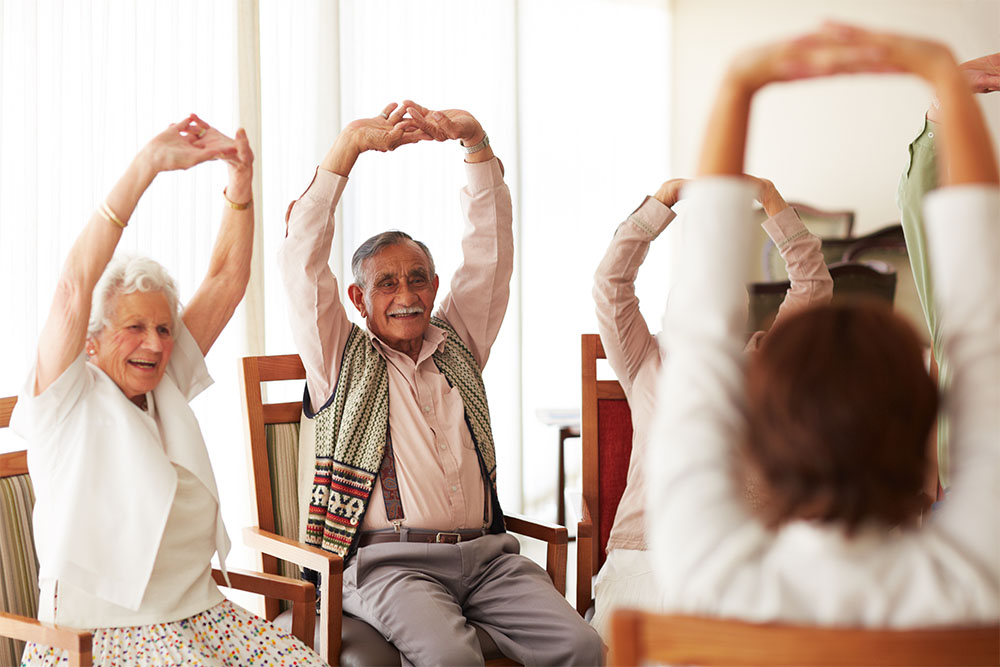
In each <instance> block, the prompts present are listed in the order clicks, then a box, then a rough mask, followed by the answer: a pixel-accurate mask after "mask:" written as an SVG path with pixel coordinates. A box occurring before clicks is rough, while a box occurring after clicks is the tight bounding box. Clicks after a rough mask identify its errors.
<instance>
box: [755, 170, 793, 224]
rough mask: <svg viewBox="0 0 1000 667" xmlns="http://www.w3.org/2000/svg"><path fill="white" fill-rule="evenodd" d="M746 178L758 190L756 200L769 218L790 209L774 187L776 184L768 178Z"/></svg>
mask: <svg viewBox="0 0 1000 667" xmlns="http://www.w3.org/2000/svg"><path fill="white" fill-rule="evenodd" d="M746 178H747V180H748V181H750V182H751V183H753V184H754V186H755V187H756V188H757V196H756V197H755V198H756V199H757V201H758V202H760V205H761V206H762V207H763V208H764V213H765V214H767V217H769V218H773V217H774V216H776V215H778V214H779V213H781V212H782V211H784V210H785V209H786V208H788V204H787V203H786V202H785V198H784V197H782V196H781V193H780V192H778V189H777V188H776V187H774V183H772V182H771V181H769V180H767V179H766V178H757V177H756V176H750V175H749V174H747V176H746Z"/></svg>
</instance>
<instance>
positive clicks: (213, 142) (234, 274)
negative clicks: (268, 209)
mask: <svg viewBox="0 0 1000 667" xmlns="http://www.w3.org/2000/svg"><path fill="white" fill-rule="evenodd" d="M194 120H195V122H196V123H197V124H198V127H199V130H198V132H199V133H202V141H203V142H204V143H205V145H206V146H207V147H210V148H213V149H215V150H216V151H217V152H219V153H222V154H223V155H224V158H223V159H225V161H226V163H227V164H228V165H229V185H227V186H226V189H225V190H224V191H223V197H224V198H225V205H224V206H223V209H222V225H221V226H220V228H219V237H218V238H217V239H216V241H215V247H214V248H213V249H212V257H211V259H210V260H209V265H208V273H207V274H206V276H205V279H204V280H202V282H201V285H199V286H198V289H197V291H196V292H195V293H194V296H192V297H191V301H190V302H188V305H187V307H186V308H185V309H184V315H183V318H184V326H186V327H187V329H188V331H190V332H191V336H192V337H193V338H194V339H195V341H197V343H198V347H199V348H201V353H202V354H203V355H204V354H208V350H209V349H210V348H211V347H212V344H213V343H215V340H216V339H217V338H218V337H219V334H220V333H222V329H223V328H225V326H226V324H227V323H228V322H229V319H230V318H231V317H232V316H233V312H234V311H235V310H236V306H238V305H239V303H240V301H241V300H242V299H243V294H244V293H245V292H246V287H247V282H248V281H249V280H250V259H251V255H252V254H253V226H254V216H253V152H252V151H251V150H250V142H249V141H248V140H247V133H246V131H245V130H243V129H240V130H237V132H236V137H235V138H234V139H230V138H228V137H226V136H225V135H223V134H222V133H221V132H219V131H218V130H216V129H215V128H213V127H210V126H209V125H208V124H207V123H205V122H204V121H202V120H201V119H200V118H198V117H197V116H195V117H194Z"/></svg>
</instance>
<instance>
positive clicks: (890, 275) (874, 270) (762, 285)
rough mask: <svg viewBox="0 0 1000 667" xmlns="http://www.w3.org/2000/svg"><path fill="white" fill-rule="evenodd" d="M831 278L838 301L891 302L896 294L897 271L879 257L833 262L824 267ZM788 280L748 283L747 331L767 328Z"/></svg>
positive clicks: (774, 314)
mask: <svg viewBox="0 0 1000 667" xmlns="http://www.w3.org/2000/svg"><path fill="white" fill-rule="evenodd" d="M827 268H828V269H829V270H830V277H832V278H833V298H834V299H837V300H844V299H858V298H875V299H880V300H882V301H885V302H886V303H888V304H892V303H893V300H894V298H895V293H896V270H895V269H894V268H893V267H892V266H890V265H889V264H887V263H886V262H882V261H879V260H866V261H864V262H853V261H851V262H834V263H833V264H830V265H829V266H827ZM790 286H791V283H790V282H789V281H788V280H780V281H775V282H758V283H750V284H749V285H748V286H747V292H748V293H749V298H750V303H749V312H748V316H747V333H753V332H756V331H767V330H768V329H770V328H771V325H772V324H773V323H774V318H775V316H776V315H777V314H778V308H779V307H780V306H781V303H782V302H783V301H784V300H785V293H786V292H787V291H788V288H789V287H790Z"/></svg>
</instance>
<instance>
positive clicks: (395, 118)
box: [386, 106, 406, 125]
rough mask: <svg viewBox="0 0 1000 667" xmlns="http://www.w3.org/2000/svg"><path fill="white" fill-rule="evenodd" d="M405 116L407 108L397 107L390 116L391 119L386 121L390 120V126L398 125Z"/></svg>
mask: <svg viewBox="0 0 1000 667" xmlns="http://www.w3.org/2000/svg"><path fill="white" fill-rule="evenodd" d="M404 115H406V107H405V106H400V107H397V108H396V110H395V111H393V112H392V113H391V114H389V117H388V118H387V119H386V120H388V121H389V123H390V124H392V125H396V124H397V123H399V121H401V120H403V116H404Z"/></svg>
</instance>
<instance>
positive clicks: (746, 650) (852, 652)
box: [608, 609, 1000, 667]
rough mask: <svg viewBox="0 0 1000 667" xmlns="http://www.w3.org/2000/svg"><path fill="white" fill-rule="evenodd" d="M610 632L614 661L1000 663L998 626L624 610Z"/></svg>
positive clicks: (623, 663)
mask: <svg viewBox="0 0 1000 667" xmlns="http://www.w3.org/2000/svg"><path fill="white" fill-rule="evenodd" d="M611 633H612V634H611V653H610V656H609V661H608V663H609V664H610V665H638V664H643V663H646V662H655V663H657V664H661V663H663V664H671V665H765V664H766V665H912V666H915V667H916V666H923V665H998V664H1000V626H998V625H990V626H973V627H954V628H953V627H938V628H920V629H913V630H888V629H868V628H824V627H814V626H798V625H787V624H782V623H767V624H760V623H747V622H744V621H733V620H724V619H719V618H707V617H698V616H683V615H661V614H654V613H651V612H642V611H637V610H633V609H623V610H619V611H617V612H615V614H614V615H613V616H612V619H611Z"/></svg>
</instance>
